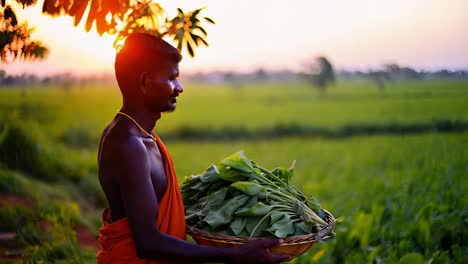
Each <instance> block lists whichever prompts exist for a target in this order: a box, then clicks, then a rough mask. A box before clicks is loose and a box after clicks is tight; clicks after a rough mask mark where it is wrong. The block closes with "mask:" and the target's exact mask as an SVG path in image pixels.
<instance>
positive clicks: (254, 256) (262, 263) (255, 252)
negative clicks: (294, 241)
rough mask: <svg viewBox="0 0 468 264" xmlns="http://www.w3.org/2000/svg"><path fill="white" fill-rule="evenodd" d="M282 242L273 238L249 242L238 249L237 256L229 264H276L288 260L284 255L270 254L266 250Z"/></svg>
mask: <svg viewBox="0 0 468 264" xmlns="http://www.w3.org/2000/svg"><path fill="white" fill-rule="evenodd" d="M281 242H282V240H280V239H275V238H260V239H255V240H250V241H248V242H247V243H245V244H244V245H243V246H242V247H240V248H239V249H238V254H236V255H235V257H234V259H233V260H232V261H230V262H229V263H242V264H250V263H255V264H276V263H281V262H283V261H285V260H287V259H288V258H289V256H288V255H284V254H272V253H270V251H269V250H268V249H269V248H271V247H275V246H277V245H279V244H280V243H281Z"/></svg>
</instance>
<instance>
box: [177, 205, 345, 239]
mask: <svg viewBox="0 0 468 264" xmlns="http://www.w3.org/2000/svg"><path fill="white" fill-rule="evenodd" d="M321 210H323V211H324V213H325V215H326V218H325V221H326V222H327V223H328V225H327V226H325V227H324V228H322V229H321V230H320V231H318V232H317V233H310V234H306V235H298V236H289V237H285V238H283V240H284V242H283V243H281V245H288V246H292V245H299V244H307V243H311V242H318V241H321V240H323V239H326V238H328V237H329V234H330V233H331V232H332V231H333V230H334V229H335V225H336V220H335V218H334V217H333V215H332V214H331V213H330V212H328V211H327V210H325V209H321ZM186 230H187V232H186V233H187V235H190V236H192V237H194V238H195V237H196V238H203V239H207V240H210V241H214V242H222V243H230V244H238V245H242V244H243V243H245V242H247V241H249V240H254V239H259V238H271V237H244V236H231V235H223V234H216V233H209V232H206V231H203V230H200V229H197V228H195V227H192V226H189V225H186Z"/></svg>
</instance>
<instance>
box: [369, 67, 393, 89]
mask: <svg viewBox="0 0 468 264" xmlns="http://www.w3.org/2000/svg"><path fill="white" fill-rule="evenodd" d="M368 76H369V79H371V80H372V81H373V82H374V83H375V84H376V85H377V88H378V89H379V91H380V92H382V93H383V92H384V90H385V84H386V83H387V82H388V81H390V80H391V77H390V74H389V73H388V71H372V70H371V71H369V73H368Z"/></svg>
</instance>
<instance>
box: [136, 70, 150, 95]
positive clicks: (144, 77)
mask: <svg viewBox="0 0 468 264" xmlns="http://www.w3.org/2000/svg"><path fill="white" fill-rule="evenodd" d="M150 82H151V80H150V79H149V75H148V73H147V72H142V73H141V74H140V78H139V79H138V88H139V89H140V92H141V93H142V94H143V95H146V94H147V93H148V87H149V85H150Z"/></svg>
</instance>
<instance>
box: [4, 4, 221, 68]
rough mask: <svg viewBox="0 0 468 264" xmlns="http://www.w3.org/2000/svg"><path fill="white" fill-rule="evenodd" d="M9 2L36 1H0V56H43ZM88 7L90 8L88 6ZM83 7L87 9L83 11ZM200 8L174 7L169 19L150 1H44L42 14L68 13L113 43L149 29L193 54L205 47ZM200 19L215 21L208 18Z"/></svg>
mask: <svg viewBox="0 0 468 264" xmlns="http://www.w3.org/2000/svg"><path fill="white" fill-rule="evenodd" d="M12 3H16V4H20V5H22V7H23V8H25V7H28V6H33V5H36V4H37V0H1V7H0V59H1V61H2V63H8V61H7V59H8V58H9V56H12V57H13V59H24V60H33V59H43V58H44V57H45V56H46V55H47V53H48V49H47V47H46V46H45V45H44V44H42V42H40V41H35V40H34V41H33V40H31V38H30V35H31V32H32V29H31V28H29V27H28V25H27V23H26V22H25V23H19V19H18V18H17V16H16V14H15V11H14V7H13V4H12ZM88 7H89V8H88ZM86 10H89V11H88V12H87V14H85V12H86ZM202 10H203V8H200V9H196V10H194V11H191V12H187V13H184V11H182V9H180V8H178V9H177V12H178V13H177V16H175V17H174V18H169V17H168V16H167V14H166V12H165V10H164V9H163V8H162V7H161V6H160V5H159V4H158V3H156V2H153V1H150V0H140V1H136V0H44V3H43V6H42V13H43V14H47V15H50V16H62V15H69V16H72V17H73V18H74V26H77V25H78V24H79V23H80V21H81V20H82V19H86V23H85V30H86V31H90V30H91V28H92V26H93V25H94V24H95V25H96V30H97V32H98V33H99V35H103V34H110V35H117V37H116V41H115V42H114V46H117V45H118V44H119V42H120V40H122V39H123V38H125V37H126V36H128V35H129V34H130V33H132V32H151V33H153V34H155V35H157V36H159V37H161V38H163V37H169V38H173V39H174V41H175V42H176V43H177V48H178V49H179V50H182V49H184V48H186V49H187V51H188V53H189V54H190V56H192V57H193V56H195V52H194V47H196V46H199V45H201V44H203V45H205V46H208V43H207V42H206V40H205V37H206V36H207V32H206V30H205V29H204V28H203V27H202V26H201V19H200V18H199V14H200V12H201V11H202ZM203 19H204V20H205V21H207V22H209V23H212V24H214V21H213V20H212V19H210V18H208V17H203Z"/></svg>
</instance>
